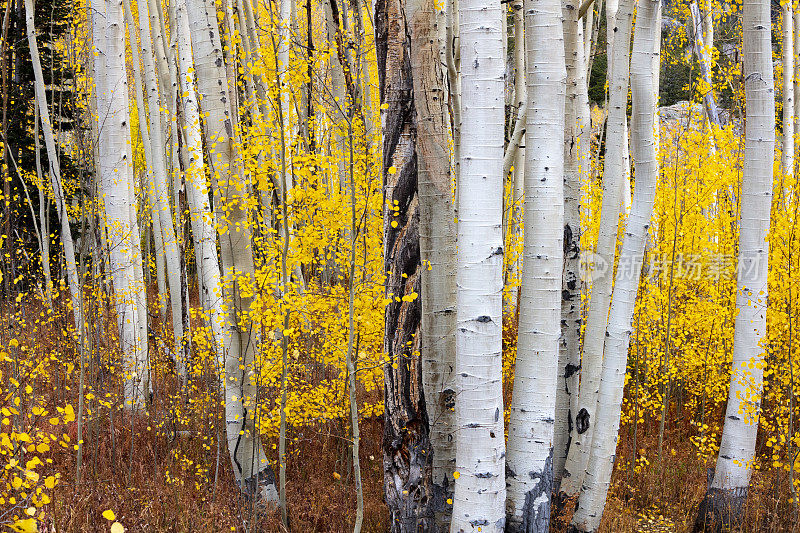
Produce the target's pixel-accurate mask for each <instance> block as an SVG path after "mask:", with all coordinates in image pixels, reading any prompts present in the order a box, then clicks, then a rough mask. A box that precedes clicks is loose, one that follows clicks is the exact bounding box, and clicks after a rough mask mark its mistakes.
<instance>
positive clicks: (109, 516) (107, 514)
mask: <svg viewBox="0 0 800 533" xmlns="http://www.w3.org/2000/svg"><path fill="white" fill-rule="evenodd" d="M116 517H117V515H115V514H114V511H112V510H111V509H106V510H105V511H103V518H105V519H106V520H114V519H115V518H116Z"/></svg>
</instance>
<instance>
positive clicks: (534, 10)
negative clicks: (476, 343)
mask: <svg viewBox="0 0 800 533" xmlns="http://www.w3.org/2000/svg"><path fill="white" fill-rule="evenodd" d="M561 18H562V11H561V2H560V1H559V0H526V2H525V19H526V20H525V22H526V31H525V48H526V55H527V61H526V64H527V65H528V72H527V73H526V74H527V75H526V80H527V84H528V91H527V92H528V105H529V106H530V110H529V111H528V119H527V125H526V139H525V145H526V146H535V147H536V149H535V150H528V151H527V152H526V159H527V161H526V165H525V168H526V169H527V173H528V178H529V179H528V180H526V182H525V209H524V212H523V217H524V221H525V222H524V225H525V237H524V238H525V241H524V248H523V263H522V269H523V277H522V287H521V294H520V306H519V327H518V331H519V337H518V340H517V362H516V367H515V372H514V393H513V398H512V401H511V418H510V421H509V424H508V450H507V456H506V474H507V476H508V478H507V490H508V501H507V503H506V507H507V509H508V521H507V526H506V531H508V532H513V533H516V532H521V533H522V532H524V533H528V532H531V533H532V532H547V531H548V530H549V527H550V496H551V494H552V492H553V436H554V434H553V431H554V427H555V417H556V388H557V381H558V379H557V374H558V356H559V340H560V338H561V281H562V274H563V270H564V181H565V177H564V134H565V132H564V126H565V120H566V118H565V113H564V104H565V97H566V96H565V94H566V80H567V71H566V65H565V62H564V31H563V28H562V24H561ZM520 44H521V43H520ZM572 118H573V121H574V115H573V117H572ZM573 126H574V122H573Z"/></svg>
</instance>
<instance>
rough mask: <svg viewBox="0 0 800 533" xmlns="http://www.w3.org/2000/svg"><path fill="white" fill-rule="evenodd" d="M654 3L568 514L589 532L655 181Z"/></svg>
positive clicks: (649, 4) (639, 67) (643, 0)
mask: <svg viewBox="0 0 800 533" xmlns="http://www.w3.org/2000/svg"><path fill="white" fill-rule="evenodd" d="M659 4H660V2H659V0H640V1H639V7H638V11H637V15H636V33H635V36H634V39H633V53H632V57H631V95H632V102H633V127H632V128H631V133H632V134H633V143H634V151H633V153H634V156H635V159H636V189H635V191H634V198H633V205H632V208H631V213H630V216H629V217H628V221H627V224H626V226H625V235H624V239H623V242H622V250H621V252H620V260H619V264H618V266H617V271H616V282H615V283H614V294H613V297H612V300H611V311H610V313H609V318H608V328H607V330H606V336H605V346H604V351H603V370H602V377H601V382H600V394H599V395H598V397H597V412H596V419H597V421H598V422H597V424H596V426H595V431H594V440H593V442H592V449H591V456H590V458H589V466H588V468H587V470H586V477H585V479H584V482H583V485H582V487H581V494H580V497H579V498H578V508H577V510H576V511H575V515H574V516H573V525H574V526H575V527H576V529H577V530H578V531H592V532H593V531H597V530H598V528H599V527H600V520H601V518H602V516H603V509H604V508H605V503H606V498H607V496H608V488H609V485H610V484H611V473H612V471H613V468H614V458H615V455H616V450H617V435H618V432H619V423H620V414H621V409H622V394H623V390H624V386H625V373H626V370H627V361H628V347H629V345H630V335H631V327H632V323H633V313H634V308H635V303H636V293H637V289H638V287H639V277H640V275H641V270H642V264H643V262H644V247H645V243H646V241H647V236H648V228H649V226H650V218H651V216H652V213H653V203H654V202H655V196H656V180H657V179H658V157H657V154H658V145H657V139H656V136H655V131H656V128H657V127H658V126H657V123H656V114H655V111H656V95H657V89H658V88H657V86H655V85H654V83H655V82H654V81H653V77H657V76H658V72H657V71H653V69H652V66H653V60H652V58H653V54H656V55H658V54H659V52H660V45H661V27H660V25H658V24H657V22H658V11H659V9H660V8H659ZM637 379H638V378H637Z"/></svg>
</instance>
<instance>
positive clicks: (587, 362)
mask: <svg viewBox="0 0 800 533" xmlns="http://www.w3.org/2000/svg"><path fill="white" fill-rule="evenodd" d="M606 6H607V7H610V6H611V2H608V3H607V4H606ZM632 16H633V0H621V1H620V2H619V11H618V12H617V13H616V17H614V20H615V24H616V25H615V26H611V27H612V28H614V32H613V33H614V49H613V56H612V68H611V69H610V70H611V72H612V74H611V76H612V78H611V82H610V87H609V91H610V98H609V116H608V125H607V134H606V156H605V168H604V172H603V203H602V207H601V211H600V229H599V235H598V239H597V249H596V251H595V254H594V256H593V260H594V268H593V269H591V270H590V271H589V273H588V275H589V277H590V278H591V282H592V295H591V300H590V302H589V312H588V315H587V322H586V330H585V332H584V341H583V360H582V364H581V384H580V392H579V396H578V404H579V405H578V412H577V413H576V414H575V423H574V424H573V432H572V441H571V446H570V449H569V453H568V455H567V461H566V464H565V466H564V477H563V479H562V480H561V492H562V493H563V494H564V495H566V496H572V495H574V494H577V493H578V491H579V490H580V488H581V484H582V483H583V478H584V474H585V472H586V466H587V464H588V462H589V451H590V446H591V443H592V438H593V435H594V426H595V422H596V416H595V415H596V406H597V394H598V391H599V386H600V373H601V370H602V366H603V342H604V338H605V332H606V325H607V324H608V309H609V305H610V303H611V288H612V277H611V276H612V273H613V272H612V267H613V264H614V255H615V252H616V247H617V229H618V225H619V213H620V205H621V198H620V196H621V194H620V193H621V192H622V187H621V183H622V180H623V179H624V177H625V169H624V159H623V154H624V145H625V144H626V143H627V138H626V136H625V131H626V129H627V127H626V124H627V119H626V110H627V102H628V72H629V64H628V58H629V56H630V53H629V50H630V48H629V43H630V36H631V19H632Z"/></svg>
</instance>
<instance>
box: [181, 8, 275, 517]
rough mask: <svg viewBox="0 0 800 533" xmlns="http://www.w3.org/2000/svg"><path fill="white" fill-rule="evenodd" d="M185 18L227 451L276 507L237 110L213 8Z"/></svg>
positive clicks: (252, 487) (250, 489) (240, 474)
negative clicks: (209, 215) (215, 297)
mask: <svg viewBox="0 0 800 533" xmlns="http://www.w3.org/2000/svg"><path fill="white" fill-rule="evenodd" d="M187 14H188V16H189V26H190V34H191V38H192V50H193V52H194V60H195V61H194V65H195V69H196V71H197V85H198V92H199V94H200V95H201V99H200V110H201V111H202V113H203V115H204V117H205V120H204V122H203V127H204V129H205V133H206V140H207V143H208V144H211V143H214V144H215V148H214V149H213V150H211V158H210V159H211V176H212V183H213V186H214V208H215V210H216V214H217V224H218V225H219V237H220V248H221V250H222V269H223V273H224V276H225V280H226V283H225V285H224V288H223V291H222V296H223V298H224V301H225V304H226V305H227V310H228V314H227V317H226V320H225V326H224V327H225V328H226V330H227V333H228V335H229V337H230V344H229V345H227V346H226V347H225V350H226V353H225V374H224V375H225V419H226V431H227V437H228V451H229V452H230V455H231V463H232V464H233V473H234V476H235V478H236V483H237V485H238V486H239V487H240V488H241V489H242V490H243V491H245V492H246V493H247V494H250V495H252V496H257V497H261V498H264V499H266V500H267V501H268V502H270V503H277V501H278V493H277V490H276V488H275V475H274V473H273V471H272V468H271V467H270V464H269V462H268V460H267V457H266V454H265V453H264V450H263V447H262V445H261V436H260V434H259V431H258V426H257V425H256V413H257V410H258V408H259V406H258V404H257V402H256V393H257V389H256V378H257V376H256V368H255V348H256V345H257V341H258V335H257V331H258V329H257V328H256V327H255V326H254V324H253V323H252V322H251V320H250V317H249V316H248V311H249V309H250V307H251V304H252V302H253V299H254V297H253V295H252V291H250V290H249V289H248V288H246V286H248V285H249V284H250V283H252V282H253V280H254V272H255V266H254V263H253V252H252V245H251V238H250V224H249V220H248V213H247V207H246V205H245V202H244V201H243V200H245V199H246V198H247V191H248V188H249V183H248V182H247V179H246V177H245V176H242V175H240V174H239V172H238V169H237V167H236V165H235V160H236V153H235V146H234V139H233V135H234V117H233V113H235V111H236V110H235V109H233V108H232V107H231V101H230V95H228V80H227V75H226V71H225V61H224V59H223V56H222V44H221V41H220V36H219V31H218V28H217V13H216V9H215V8H214V5H213V4H212V3H210V2H209V1H208V0H190V1H189V2H187ZM243 285H244V286H245V287H243ZM243 289H244V290H243Z"/></svg>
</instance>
